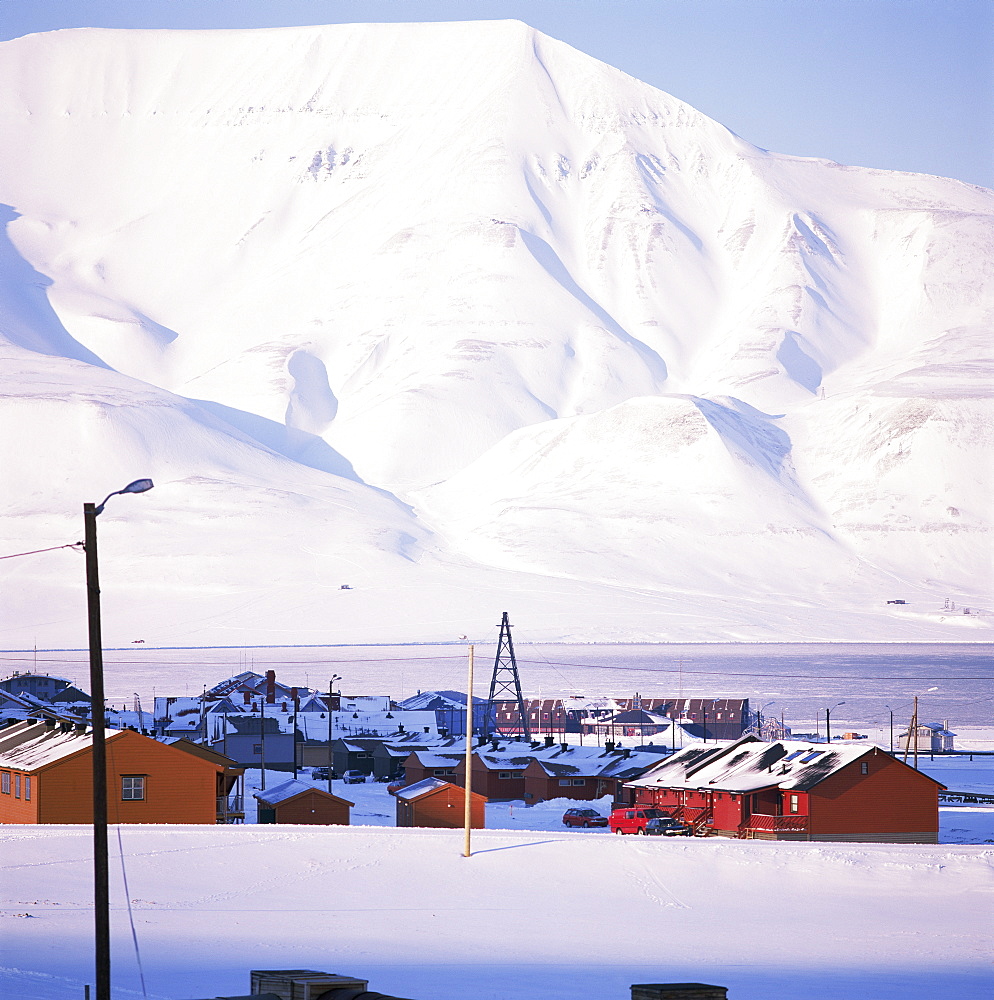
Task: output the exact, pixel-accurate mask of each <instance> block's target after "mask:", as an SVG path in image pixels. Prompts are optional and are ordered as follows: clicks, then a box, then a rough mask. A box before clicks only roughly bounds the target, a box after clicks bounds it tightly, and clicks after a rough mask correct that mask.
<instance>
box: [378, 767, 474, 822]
mask: <svg viewBox="0 0 994 1000" xmlns="http://www.w3.org/2000/svg"><path fill="white" fill-rule="evenodd" d="M469 794H470V807H469V808H470V826H471V827H472V828H473V829H474V830H482V829H483V827H484V825H485V823H486V804H487V799H486V796H484V795H480V794H478V793H477V792H473V791H471V792H470V793H469ZM394 795H395V796H396V798H397V826H428V827H445V828H450V829H458V828H459V827H461V826H463V824H464V823H465V821H466V797H465V796H466V791H465V789H464V788H459V787H458V786H457V785H450V784H449V782H447V781H442V779H441V778H425V780H424V781H419V782H418V783H417V784H415V785H408V786H407V787H406V788H401V789H399V790H398V791H396V792H395V793H394Z"/></svg>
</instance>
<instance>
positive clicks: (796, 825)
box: [739, 813, 808, 836]
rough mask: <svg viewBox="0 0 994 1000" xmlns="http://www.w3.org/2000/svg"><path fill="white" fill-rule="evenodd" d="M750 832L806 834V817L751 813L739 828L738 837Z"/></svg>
mask: <svg viewBox="0 0 994 1000" xmlns="http://www.w3.org/2000/svg"><path fill="white" fill-rule="evenodd" d="M752 831H757V832H759V831H763V832H769V833H807V832H808V817H807V816H769V815H767V814H765V813H753V814H752V815H751V816H750V817H749V818H748V819H747V820H746V821H745V822H744V823H743V824H742V825H741V826H740V827H739V835H740V836H745V835H747V834H749V833H751V832H752Z"/></svg>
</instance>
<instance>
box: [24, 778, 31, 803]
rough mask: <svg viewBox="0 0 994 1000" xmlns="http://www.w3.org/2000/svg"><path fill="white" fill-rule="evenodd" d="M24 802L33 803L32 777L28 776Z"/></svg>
mask: <svg viewBox="0 0 994 1000" xmlns="http://www.w3.org/2000/svg"><path fill="white" fill-rule="evenodd" d="M24 801H25V802H30V801H31V776H30V775H28V774H26V775H24Z"/></svg>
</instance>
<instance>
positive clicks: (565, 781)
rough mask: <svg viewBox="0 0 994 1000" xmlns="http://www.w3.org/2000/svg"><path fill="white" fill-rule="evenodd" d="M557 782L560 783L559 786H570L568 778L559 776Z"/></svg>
mask: <svg viewBox="0 0 994 1000" xmlns="http://www.w3.org/2000/svg"><path fill="white" fill-rule="evenodd" d="M559 784H560V786H561V787H564V788H569V786H570V780H569V778H560V779H559Z"/></svg>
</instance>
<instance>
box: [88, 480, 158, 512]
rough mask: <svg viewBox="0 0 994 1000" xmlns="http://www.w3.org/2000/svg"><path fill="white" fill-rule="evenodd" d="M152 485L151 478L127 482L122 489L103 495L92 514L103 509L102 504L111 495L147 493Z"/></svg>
mask: <svg viewBox="0 0 994 1000" xmlns="http://www.w3.org/2000/svg"><path fill="white" fill-rule="evenodd" d="M154 485H155V484H154V483H153V482H152V480H151V479H136V480H135V481H134V482H133V483H128V485H127V486H125V487H124V489H123V490H114V492H113V493H108V494H107V496H105V497H104V501H103V503H102V504H100V506H99V507H97V509H96V510H95V511H94V512H93V516H94V517H96V515H97V514H99V513H101V511H103V509H104V505H105V504H106V503H107V501H108V500H109V499H110V498H111V497H116V496H117V495H118V494H120V493H147V492H148V491H149V490H150V489H152V487H153V486H154Z"/></svg>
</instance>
